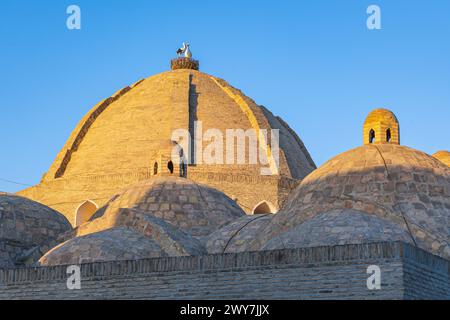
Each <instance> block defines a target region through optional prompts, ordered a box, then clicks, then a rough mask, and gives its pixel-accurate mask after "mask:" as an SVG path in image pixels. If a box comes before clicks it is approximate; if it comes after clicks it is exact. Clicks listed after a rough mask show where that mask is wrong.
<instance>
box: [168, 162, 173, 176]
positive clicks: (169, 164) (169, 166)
mask: <svg viewBox="0 0 450 320" xmlns="http://www.w3.org/2000/svg"><path fill="white" fill-rule="evenodd" d="M167 169H169V172H170V173H171V174H172V173H173V162H172V161H169V163H168V164H167Z"/></svg>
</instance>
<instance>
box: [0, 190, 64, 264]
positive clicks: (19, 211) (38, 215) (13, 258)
mask: <svg viewBox="0 0 450 320" xmlns="http://www.w3.org/2000/svg"><path fill="white" fill-rule="evenodd" d="M69 230H71V226H70V223H69V222H68V221H67V220H66V218H64V216H63V215H61V214H60V213H58V212H56V211H55V210H53V209H50V208H48V207H46V206H44V205H42V204H40V203H37V202H34V201H31V200H29V199H26V198H23V197H19V196H16V195H12V194H5V193H2V194H0V268H13V267H17V266H23V265H32V264H34V263H35V262H36V261H37V260H38V259H39V258H40V257H41V256H42V255H43V254H44V253H45V252H47V251H48V250H49V249H50V248H52V247H54V246H55V245H57V244H58V237H59V236H60V235H62V234H63V233H65V232H68V231H69Z"/></svg>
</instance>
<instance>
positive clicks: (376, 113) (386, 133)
mask: <svg viewBox="0 0 450 320" xmlns="http://www.w3.org/2000/svg"><path fill="white" fill-rule="evenodd" d="M363 137H364V144H382V143H391V144H400V126H399V123H398V120H397V117H396V116H395V114H394V113H393V112H392V111H389V110H387V109H375V110H373V111H372V112H370V113H369V115H368V116H367V118H366V121H365V122H364V126H363Z"/></svg>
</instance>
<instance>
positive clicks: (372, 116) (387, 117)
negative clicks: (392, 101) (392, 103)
mask: <svg viewBox="0 0 450 320" xmlns="http://www.w3.org/2000/svg"><path fill="white" fill-rule="evenodd" d="M377 121H386V122H394V123H397V124H398V119H397V117H396V116H395V114H394V113H393V112H392V111H391V110H388V109H383V108H379V109H375V110H372V111H371V112H370V113H369V114H368V115H367V117H366V120H365V121H364V123H374V122H377Z"/></svg>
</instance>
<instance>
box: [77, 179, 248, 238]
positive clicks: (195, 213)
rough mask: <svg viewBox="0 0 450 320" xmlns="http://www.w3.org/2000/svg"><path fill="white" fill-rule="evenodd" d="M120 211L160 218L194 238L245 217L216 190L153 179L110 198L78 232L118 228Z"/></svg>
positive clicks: (184, 182)
mask: <svg viewBox="0 0 450 320" xmlns="http://www.w3.org/2000/svg"><path fill="white" fill-rule="evenodd" d="M123 208H131V209H136V210H137V211H139V212H141V213H142V214H145V215H150V216H154V217H157V218H161V219H163V220H164V221H166V222H168V223H170V224H172V225H173V226H175V227H177V228H179V229H181V230H183V231H184V232H186V233H188V234H190V235H192V236H196V237H201V236H207V235H209V234H210V233H212V232H214V231H216V230H218V229H220V228H221V227H222V226H224V225H226V224H228V223H230V222H232V221H234V220H235V219H238V218H240V217H242V216H245V212H244V211H243V210H242V209H241V208H240V207H239V206H238V205H237V204H236V202H234V201H233V200H231V199H230V198H228V197H227V196H226V195H225V194H223V193H222V192H220V191H217V190H216V189H213V188H210V187H208V186H205V185H202V184H198V183H195V182H193V181H191V180H189V179H185V178H178V177H154V178H152V179H150V180H146V181H143V182H140V183H138V184H135V185H133V186H131V187H129V188H126V189H125V190H124V191H123V192H122V193H120V194H118V195H117V196H115V197H113V199H112V200H111V201H110V202H109V203H108V204H107V205H106V206H105V207H104V208H101V209H100V210H99V211H98V212H97V213H95V215H94V216H93V217H92V218H91V220H90V221H91V222H90V223H87V225H86V226H83V225H82V226H80V228H79V229H80V232H84V231H83V230H84V229H85V230H89V232H91V231H92V230H95V231H99V229H95V228H101V229H104V228H109V227H113V226H118V225H120V223H121V221H122V220H121V219H120V216H121V212H120V209H123ZM100 219H101V220H100ZM90 224H92V225H90ZM96 226H97V227H96Z"/></svg>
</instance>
